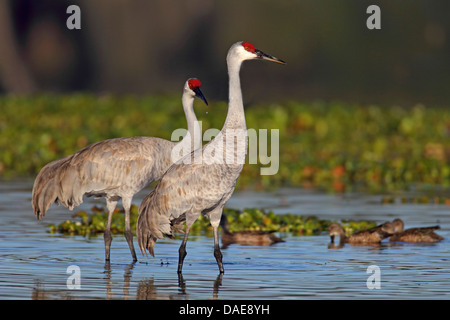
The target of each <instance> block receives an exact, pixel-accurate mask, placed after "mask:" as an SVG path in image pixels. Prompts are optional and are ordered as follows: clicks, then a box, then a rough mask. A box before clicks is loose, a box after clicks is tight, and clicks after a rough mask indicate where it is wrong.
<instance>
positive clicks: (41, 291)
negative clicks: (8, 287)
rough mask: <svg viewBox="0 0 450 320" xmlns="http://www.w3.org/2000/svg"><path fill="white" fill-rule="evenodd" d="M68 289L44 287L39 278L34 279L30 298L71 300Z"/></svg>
mask: <svg viewBox="0 0 450 320" xmlns="http://www.w3.org/2000/svg"><path fill="white" fill-rule="evenodd" d="M72 299H73V297H72V296H71V294H70V291H67V290H49V289H45V288H44V284H43V283H42V280H41V279H34V286H33V290H32V292H31V300H72Z"/></svg>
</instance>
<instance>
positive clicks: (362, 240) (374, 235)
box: [328, 222, 394, 244]
mask: <svg viewBox="0 0 450 320" xmlns="http://www.w3.org/2000/svg"><path fill="white" fill-rule="evenodd" d="M328 233H329V234H330V238H331V243H334V237H335V236H339V243H340V244H343V243H358V244H370V243H379V242H381V240H383V239H384V238H387V237H389V236H391V235H392V234H393V233H394V225H393V224H392V223H391V222H386V223H383V224H380V225H378V226H376V227H373V228H370V229H367V230H362V231H358V232H355V233H354V234H352V235H351V236H349V237H347V236H346V235H345V231H344V228H342V226H341V225H339V224H337V223H333V224H331V225H330V226H329V227H328Z"/></svg>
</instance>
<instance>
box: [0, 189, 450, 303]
mask: <svg viewBox="0 0 450 320" xmlns="http://www.w3.org/2000/svg"><path fill="white" fill-rule="evenodd" d="M31 187H32V181H29V180H15V181H0V299H130V300H134V299H194V300H197V299H258V300H259V299H283V300H284V299H372V298H375V299H449V298H450V268H449V252H450V250H449V249H450V246H449V244H450V241H449V239H450V217H449V208H450V207H449V206H447V205H435V204H420V205H419V204H381V196H376V195H363V194H345V195H332V194H324V193H318V192H313V191H308V190H302V189H282V190H278V191H273V192H264V193H259V192H236V193H235V194H234V195H233V197H232V198H231V199H230V201H229V202H228V205H227V206H228V207H231V208H236V209H242V208H245V207H258V208H264V209H270V210H274V212H275V213H280V214H281V213H287V212H289V213H294V214H299V215H303V216H308V215H314V216H317V217H319V218H323V219H336V220H340V219H371V220H375V221H377V222H384V221H387V220H392V219H393V218H396V217H400V218H402V219H403V220H404V221H405V225H406V227H420V226H429V225H435V224H440V226H441V230H439V231H438V233H439V234H441V235H442V236H444V237H445V240H444V241H442V242H440V243H437V244H403V243H396V244H392V243H389V242H387V241H386V240H384V241H383V243H382V244H381V245H380V246H375V247H374V246H351V245H346V246H344V247H343V248H338V249H330V248H328V245H329V237H328V236H327V235H326V234H323V235H319V236H303V237H302V236H292V235H290V234H278V235H279V236H281V237H282V238H283V239H284V240H286V242H284V243H278V244H276V245H274V246H270V247H253V246H239V245H231V246H229V247H228V248H226V249H223V250H222V253H223V261H224V268H225V274H224V275H223V277H219V274H218V268H217V265H216V261H215V259H214V256H213V239H212V238H209V237H205V236H191V237H190V239H189V242H188V245H187V251H188V255H187V257H186V260H185V264H184V269H183V277H182V278H181V279H180V278H179V277H178V276H177V272H176V269H177V259H178V247H179V245H180V240H170V239H167V240H163V241H159V240H158V242H157V243H156V247H155V253H156V257H155V258H152V257H143V256H141V255H140V254H138V258H139V261H138V262H136V263H134V264H133V263H131V256H130V254H129V249H128V246H127V244H126V241H125V239H124V237H123V236H119V235H116V236H114V239H113V242H112V249H111V263H110V264H106V265H105V262H104V242H103V237H102V236H99V237H93V238H86V237H82V236H64V235H60V234H50V233H48V227H47V225H48V224H50V223H56V224H57V223H60V222H62V221H64V220H66V219H68V218H70V216H71V214H72V213H71V212H70V211H69V210H67V209H66V208H64V207H58V206H55V205H53V206H52V207H51V208H50V210H49V211H48V212H47V214H46V217H45V218H44V220H43V221H42V222H38V221H37V220H36V219H35V217H34V214H33V212H32V209H31V203H30V200H31ZM148 191H149V189H147V190H144V191H143V192H141V193H139V194H138V195H137V196H136V198H135V200H134V203H137V204H139V203H140V201H141V200H142V198H143V197H144V196H145V195H146V193H147V192H148ZM94 204H98V205H103V206H104V200H102V199H99V200H95V199H87V200H86V202H85V203H84V204H82V206H80V207H78V208H77V209H89V208H90V207H91V206H92V205H94ZM77 209H76V210H77ZM72 265H75V266H78V267H79V268H80V272H81V276H80V289H72V290H71V289H69V288H68V286H67V280H68V278H69V277H70V276H71V274H68V273H67V268H68V267H69V266H72ZM371 265H376V266H378V267H379V270H380V280H381V281H380V289H372V290H370V289H368V287H367V280H368V277H369V276H370V275H371V274H368V273H367V268H368V267H369V266H371Z"/></svg>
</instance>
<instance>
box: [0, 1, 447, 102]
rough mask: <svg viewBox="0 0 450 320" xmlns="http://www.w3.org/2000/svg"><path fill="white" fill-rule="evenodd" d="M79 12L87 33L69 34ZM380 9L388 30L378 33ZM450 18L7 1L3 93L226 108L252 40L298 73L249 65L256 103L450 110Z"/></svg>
mask: <svg viewBox="0 0 450 320" xmlns="http://www.w3.org/2000/svg"><path fill="white" fill-rule="evenodd" d="M71 4H76V5H78V6H79V7H80V8H81V27H82V29H81V30H69V29H68V28H67V27H66V20H67V18H68V17H69V16H70V14H68V13H66V9H67V7H68V6H69V5H71ZM371 4H376V5H378V6H379V7H380V8H381V30H368V29H367V27H366V20H367V18H368V17H369V14H367V13H366V9H367V7H368V6H369V5H371ZM449 15H450V2H449V1H444V0H434V1H427V0H398V1H363V0H362V1H337V0H322V1H313V0H304V1H293V0H278V1H271V0H246V1H242V0H151V1H147V0H127V1H125V0H94V1H92V0H70V1H66V0H58V1H55V0H40V1H35V0H10V1H8V0H1V1H0V57H1V60H0V92H1V93H3V94H5V93H33V92H56V93H71V92H80V91H81V92H94V93H113V94H129V93H131V94H139V95H141V94H161V93H164V94H165V93H168V94H172V93H176V94H181V93H180V92H181V88H182V85H183V83H184V81H185V80H186V78H187V77H198V78H200V79H201V80H203V82H204V88H205V92H207V93H208V94H207V96H208V99H212V100H226V99H227V90H228V88H227V73H226V64H225V57H226V53H227V50H228V48H229V46H230V45H231V44H232V43H234V42H236V41H238V40H245V41H250V42H252V43H253V44H254V45H255V46H256V47H257V48H259V49H261V50H263V51H265V52H267V53H269V54H272V55H274V56H276V57H279V58H281V59H283V60H285V61H287V62H288V65H287V66H285V67H279V66H278V67H276V68H275V67H273V66H272V65H270V64H264V66H261V65H258V66H257V64H259V62H251V63H247V64H246V65H245V69H246V71H245V72H243V73H242V77H243V79H244V80H243V83H245V86H244V88H243V90H244V97H245V100H246V102H247V103H252V102H267V101H269V102H270V101H286V100H290V99H295V100H300V101H312V100H317V99H320V100H323V101H329V100H334V101H346V102H349V103H360V104H379V105H388V106H391V105H394V104H398V105H401V106H410V105H414V104H416V103H423V104H425V105H433V106H448V102H449V101H450V100H449V98H450V90H449V84H450V59H449V58H450V39H449V37H450V19H449V17H450V16H449ZM269 68H270V73H269V72H268V69H269ZM268 75H269V76H268ZM252 79H256V80H257V81H252ZM268 87H270V90H268V89H267V88H268Z"/></svg>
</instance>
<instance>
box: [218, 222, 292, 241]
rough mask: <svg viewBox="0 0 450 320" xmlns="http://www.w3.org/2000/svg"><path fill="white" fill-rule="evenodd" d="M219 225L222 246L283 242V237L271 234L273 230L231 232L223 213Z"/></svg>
mask: <svg viewBox="0 0 450 320" xmlns="http://www.w3.org/2000/svg"><path fill="white" fill-rule="evenodd" d="M220 226H221V227H222V245H223V246H224V247H227V246H228V245H230V244H232V243H236V244H240V245H244V246H271V245H273V244H275V243H277V242H284V240H283V239H280V238H278V237H277V236H275V235H274V234H273V233H274V232H275V231H258V230H244V231H237V232H231V231H230V229H229V228H230V227H229V223H228V219H227V217H226V215H225V214H222V218H221V219H220Z"/></svg>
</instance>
